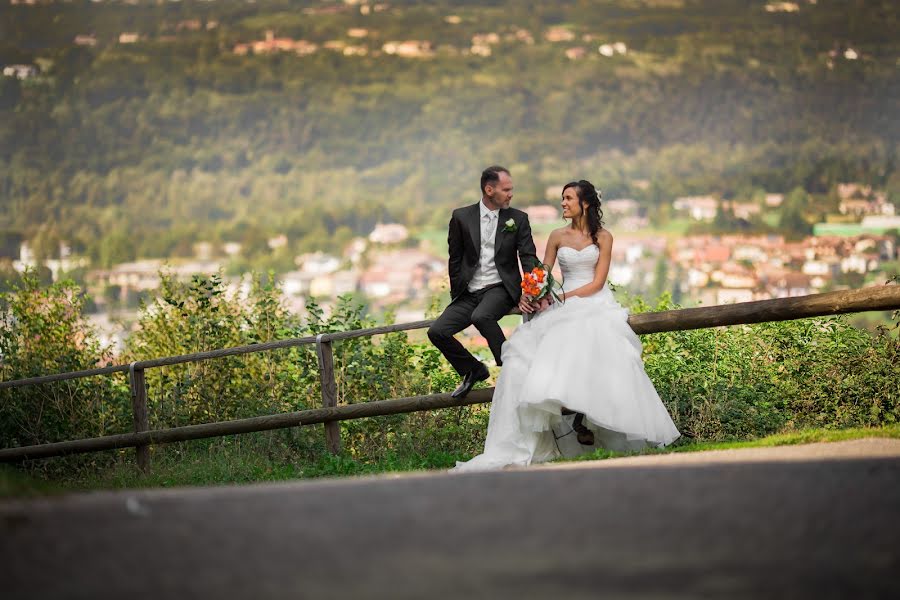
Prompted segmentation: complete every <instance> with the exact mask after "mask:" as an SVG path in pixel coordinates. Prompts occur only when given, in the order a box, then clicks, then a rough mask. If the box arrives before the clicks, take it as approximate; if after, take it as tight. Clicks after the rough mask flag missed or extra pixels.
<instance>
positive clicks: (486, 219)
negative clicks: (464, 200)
mask: <svg viewBox="0 0 900 600" xmlns="http://www.w3.org/2000/svg"><path fill="white" fill-rule="evenodd" d="M478 208H479V209H480V212H481V221H480V225H481V255H480V257H479V259H478V266H477V267H476V268H475V274H474V275H472V280H471V281H470V282H469V291H470V292H477V291H478V290H480V289H484V288H486V287H487V286H489V285H493V284H495V283H500V273H498V272H497V265H496V264H495V263H494V238H495V237H496V236H497V221H498V220H499V218H500V214H499V213H500V210H499V209H498V210H490V209H488V207H487V206H485V205H484V200H482V201H481V202H479V203H478Z"/></svg>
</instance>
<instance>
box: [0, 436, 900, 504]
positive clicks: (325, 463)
mask: <svg viewBox="0 0 900 600" xmlns="http://www.w3.org/2000/svg"><path fill="white" fill-rule="evenodd" d="M869 437H883V438H895V439H900V424H895V425H889V426H886V427H881V428H872V429H843V430H831V429H808V430H803V431H798V432H793V433H782V434H777V435H772V436H768V437H764V438H760V439H757V440H751V441H742V442H698V443H686V444H679V445H675V446H673V447H671V448H667V449H664V450H647V451H645V452H643V453H645V454H657V453H670V452H702V451H705V450H722V449H730V448H757V447H768V446H785V445H794V444H808V443H813V442H837V441H843V440H851V439H859V438H869ZM129 456H130V455H129ZM620 456H626V454H622V453H616V452H609V451H606V450H597V451H596V452H594V453H593V454H590V455H587V456H584V457H580V458H579V459H577V460H604V459H610V458H617V457H620ZM465 458H466V457H463V456H455V455H453V454H450V453H445V452H433V453H430V454H428V455H426V456H415V457H396V458H392V459H388V460H385V461H381V462H378V463H363V462H359V461H356V460H353V459H352V458H349V457H345V456H337V457H332V456H325V457H323V458H322V459H320V460H319V461H318V462H316V463H313V464H306V465H296V464H283V463H276V462H275V461H273V460H271V459H268V458H267V457H265V456H262V455H261V454H259V453H256V452H253V451H245V452H240V451H238V452H218V451H211V452H210V453H209V454H208V455H194V456H183V457H181V458H176V459H171V458H169V459H163V460H158V461H156V462H155V463H154V465H153V470H152V472H151V473H149V474H147V475H140V474H139V473H138V472H137V470H136V468H135V466H134V465H133V464H132V463H131V461H130V460H129V461H125V462H123V463H120V464H118V465H116V466H114V467H112V468H110V469H108V470H106V471H103V472H99V473H90V474H84V475H80V476H74V477H72V478H71V479H67V480H63V481H54V482H47V481H43V480H40V479H37V478H34V477H30V476H27V475H25V474H23V473H21V472H20V471H18V470H16V469H13V468H11V467H8V466H2V467H0V497H35V496H44V495H52V494H59V493H63V492H70V491H84V490H101V489H126V488H153V487H175V486H196V485H199V486H203V485H224V484H242V483H256V482H266V481H288V480H294V479H307V478H315V477H340V476H348V475H366V474H374V473H390V472H409V471H422V470H434V469H446V468H449V467H451V466H452V465H453V464H454V463H455V461H456V460H462V459H465Z"/></svg>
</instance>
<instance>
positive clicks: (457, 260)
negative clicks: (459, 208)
mask: <svg viewBox="0 0 900 600" xmlns="http://www.w3.org/2000/svg"><path fill="white" fill-rule="evenodd" d="M447 246H448V249H449V251H450V252H449V253H450V259H449V260H448V261H447V272H448V273H449V275H450V297H451V298H455V297H456V294H455V293H454V292H455V291H456V290H454V289H453V284H454V283H455V282H457V281H459V278H460V270H461V269H462V257H463V244H462V229H461V225H460V222H459V219H457V218H456V214H454V215H453V216H451V217H450V226H449V229H448V232H447Z"/></svg>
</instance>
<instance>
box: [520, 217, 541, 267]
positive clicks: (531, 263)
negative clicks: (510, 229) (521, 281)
mask: <svg viewBox="0 0 900 600" xmlns="http://www.w3.org/2000/svg"><path fill="white" fill-rule="evenodd" d="M516 250H518V252H519V261H521V263H522V270H523V271H524V272H526V273H527V272H528V271H530V270H532V269H533V268H535V267H536V266H537V265H538V263H539V262H540V261H538V257H537V250H536V249H535V247H534V239H533V238H532V237H531V223H529V222H528V214H525V218H524V220H523V222H522V225H521V226H519V235H518V237H517V238H516Z"/></svg>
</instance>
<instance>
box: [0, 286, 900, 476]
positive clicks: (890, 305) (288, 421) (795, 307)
mask: <svg viewBox="0 0 900 600" xmlns="http://www.w3.org/2000/svg"><path fill="white" fill-rule="evenodd" d="M897 309H900V285H884V286H876V287H869V288H863V289H859V290H847V291H839V292H828V293H825V294H812V295H809V296H798V297H793V298H778V299H774V300H759V301H755V302H741V303H737V304H727V305H721V306H704V307H696V308H683V309H676V310H667V311H661V312H651V313H642V314H639V315H632V316H630V317H629V318H628V323H629V325H630V326H631V328H632V329H633V330H634V331H635V333H638V334H647V333H660V332H665V331H681V330H689V329H702V328H707V327H719V326H724V325H740V324H750V323H762V322H770V321H786V320H791V319H803V318H808V317H820V316H826V315H837V314H845V313H853V312H863V311H872V310H897ZM431 323H432V321H416V322H413V323H402V324H398V325H386V326H383V327H373V328H369V329H356V330H351V331H341V332H333V333H325V334H320V335H318V336H316V337H302V338H291V339H287V340H278V341H274V342H267V343H264V344H253V345H249V346H238V347H235V348H224V349H219V350H212V351H209V352H199V353H195V354H187V355H182V356H168V357H164V358H156V359H151V360H144V361H137V362H134V363H131V364H130V365H116V366H110V367H104V368H101V369H90V370H85V371H76V372H72V373H59V374H55V375H47V376H42V377H32V378H29V379H20V380H15V381H4V382H0V389H3V388H13V387H22V386H26V385H37V384H42V383H49V382H53V381H64V380H67V379H76V378H81V377H91V376H95V375H106V374H110V373H119V372H128V373H129V378H130V382H131V390H132V407H133V411H134V433H127V434H120V435H111V436H104V437H98V438H88V439H82V440H70V441H64V442H55V443H50V444H39V445H35V446H23V447H17V448H4V449H0V462H14V461H21V460H27V459H36V458H48V457H52V456H62V455H66V454H76V453H84V452H97V451H100V450H110V449H114V448H126V447H134V448H135V449H136V451H137V461H138V465H139V467H140V468H141V469H143V470H147V469H148V468H149V445H150V444H164V443H170V442H179V441H185V440H192V439H199V438H208V437H219V436H224V435H234V434H241V433H251V432H255V431H267V430H271V429H282V428H286V427H298V426H303V425H313V424H318V423H324V424H325V435H326V441H327V446H328V448H329V450H330V451H331V452H334V453H337V452H340V446H341V441H340V428H339V426H338V424H337V422H338V421H342V420H347V419H359V418H364V417H374V416H383V415H391V414H398V413H408V412H416V411H423V410H433V409H438V408H448V407H452V406H465V405H469V404H480V403H486V402H490V401H491V399H492V398H493V389H492V388H489V389H481V390H475V391H473V392H471V393H470V394H469V395H468V396H467V397H466V398H464V399H459V398H451V397H450V395H449V394H432V395H429V396H414V397H410V398H395V399H391V400H377V401H371V402H358V403H354V404H350V405H345V406H337V391H336V383H335V379H334V358H333V352H332V342H335V341H340V340H346V339H351V338H357V337H365V336H371V335H379V334H386V333H394V332H399V331H408V330H413V329H424V328H426V327H428V326H429V325H431ZM305 344H315V345H316V355H317V357H318V363H319V377H320V381H321V383H322V405H323V407H322V408H320V409H311V410H304V411H299V412H292V413H282V414H277V415H267V416H260V417H252V418H249V419H239V420H235V421H225V422H218V423H205V424H201V425H188V426H182V427H174V428H170V429H161V430H155V431H149V426H148V415H147V395H146V386H145V383H144V371H145V370H146V369H149V368H155V367H161V366H167V365H174V364H180V363H186V362H196V361H200V360H209V359H213V358H220V357H223V356H233V355H237V354H249V353H252V352H264V351H268V350H276V349H279V348H289V347H294V346H301V345H305Z"/></svg>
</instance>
